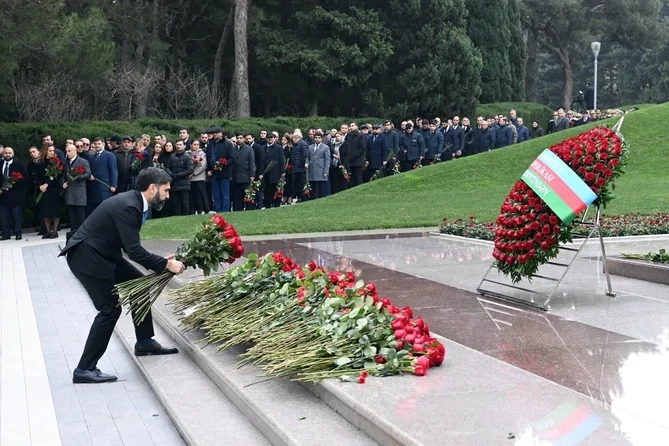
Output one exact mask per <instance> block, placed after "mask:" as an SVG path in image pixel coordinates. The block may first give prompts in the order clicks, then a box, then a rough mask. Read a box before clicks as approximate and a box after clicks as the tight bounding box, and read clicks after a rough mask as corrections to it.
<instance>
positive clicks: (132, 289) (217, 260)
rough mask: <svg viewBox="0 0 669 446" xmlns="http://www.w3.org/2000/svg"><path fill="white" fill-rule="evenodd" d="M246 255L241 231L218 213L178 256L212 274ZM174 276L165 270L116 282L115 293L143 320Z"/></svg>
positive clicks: (121, 301) (140, 320) (136, 318)
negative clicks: (222, 264) (223, 264)
mask: <svg viewBox="0 0 669 446" xmlns="http://www.w3.org/2000/svg"><path fill="white" fill-rule="evenodd" d="M243 254H244V246H243V245H242V240H241V238H239V234H238V233H237V230H236V229H235V227H234V226H232V225H231V224H229V223H228V222H227V221H225V218H223V216H221V215H218V214H217V215H214V216H213V217H212V218H211V220H210V221H207V222H204V223H203V224H202V229H200V231H198V232H197V233H196V234H195V236H194V237H193V238H192V239H191V240H189V241H188V242H186V243H184V244H183V245H181V246H180V247H179V248H178V249H177V252H176V255H175V258H176V260H179V261H181V262H183V263H184V264H185V265H186V267H192V268H200V269H202V270H203V271H204V275H205V276H208V275H210V274H211V272H212V271H218V267H219V265H220V264H221V263H224V262H227V263H233V262H234V261H235V260H236V259H238V258H239V257H241V256H242V255H243ZM172 277H174V273H172V272H170V271H163V272H162V273H153V274H149V275H147V276H144V277H140V278H138V279H134V280H129V281H127V282H123V283H121V284H118V285H116V286H115V287H114V292H115V293H116V294H117V295H118V297H119V299H118V300H119V305H127V306H128V307H129V311H130V312H132V314H133V319H134V320H135V323H140V322H142V321H143V320H144V318H145V317H146V315H147V314H148V313H149V310H151V306H152V305H153V303H154V302H155V301H156V299H158V296H160V293H162V291H163V289H165V286H167V283H168V282H169V281H170V280H171V279H172Z"/></svg>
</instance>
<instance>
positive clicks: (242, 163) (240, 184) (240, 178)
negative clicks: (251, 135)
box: [232, 133, 256, 211]
mask: <svg viewBox="0 0 669 446" xmlns="http://www.w3.org/2000/svg"><path fill="white" fill-rule="evenodd" d="M255 174H256V164H255V156H254V154H253V149H251V148H250V147H249V146H247V145H246V143H245V142H244V134H243V133H239V135H237V152H236V153H235V167H234V169H233V176H232V180H233V183H234V184H233V186H232V210H233V211H243V210H244V208H245V207H246V204H245V203H244V195H245V194H244V193H245V192H246V189H248V187H249V186H250V185H251V182H252V181H253V180H254V179H255Z"/></svg>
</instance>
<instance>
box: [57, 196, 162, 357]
mask: <svg viewBox="0 0 669 446" xmlns="http://www.w3.org/2000/svg"><path fill="white" fill-rule="evenodd" d="M143 209H144V202H143V199H142V196H141V193H140V192H139V191H137V190H132V191H129V192H123V193H120V194H118V195H116V196H114V197H112V198H109V199H107V200H105V201H103V202H102V203H101V204H100V205H99V206H98V207H97V208H96V209H95V210H94V211H93V212H92V213H91V215H90V216H89V217H88V218H87V219H86V221H84V224H83V225H81V227H79V229H78V230H77V231H76V232H75V233H74V235H73V236H72V237H71V238H70V239H69V240H68V242H67V244H66V245H65V248H64V249H63V250H62V252H61V253H60V255H67V264H68V265H69V267H70V270H71V271H72V273H73V274H74V275H75V276H76V278H77V279H79V282H81V284H82V285H83V286H84V288H85V289H86V291H87V292H88V295H89V296H90V297H91V300H92V301H93V304H94V305H95V309H96V310H98V315H97V316H96V317H95V320H94V321H93V325H92V326H91V330H90V333H89V334H88V339H87V340H86V345H85V347H84V352H83V354H82V356H81V359H80V361H79V365H78V368H80V369H82V370H94V369H95V367H96V365H97V363H98V361H99V359H100V358H101V357H102V355H103V354H104V352H105V351H106V350H107V345H108V344H109V339H110V338H111V335H112V333H113V332H114V326H115V325H116V321H117V320H118V318H119V317H120V316H121V311H122V309H121V307H119V306H118V296H116V295H114V294H113V292H112V291H113V288H114V285H116V284H117V283H121V282H125V281H127V280H131V279H135V278H138V277H141V276H142V273H141V272H140V271H138V270H137V268H135V267H134V266H132V265H131V264H130V262H128V261H127V260H126V259H124V258H123V255H122V252H121V251H125V253H126V254H127V255H128V257H130V260H133V261H135V262H137V263H139V264H140V265H142V266H143V267H144V268H147V269H151V270H153V271H156V272H162V271H164V270H165V267H166V266H167V259H165V258H163V257H160V256H158V255H155V254H152V253H150V252H148V251H147V250H145V249H144V248H143V247H142V245H141V243H140V238H139V230H140V228H141V226H142V219H143ZM135 334H136V336H137V339H138V340H141V339H147V338H151V337H153V335H154V333H153V322H152V319H151V313H149V314H148V315H147V317H146V318H145V319H144V321H142V323H141V324H139V325H137V326H135Z"/></svg>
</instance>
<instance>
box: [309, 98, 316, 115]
mask: <svg viewBox="0 0 669 446" xmlns="http://www.w3.org/2000/svg"><path fill="white" fill-rule="evenodd" d="M309 116H318V96H317V95H315V96H314V99H313V100H312V102H311V105H310V106H309Z"/></svg>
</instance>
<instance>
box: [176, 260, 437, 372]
mask: <svg viewBox="0 0 669 446" xmlns="http://www.w3.org/2000/svg"><path fill="white" fill-rule="evenodd" d="M170 298H171V300H172V302H173V303H174V305H175V308H174V312H175V314H180V315H182V318H181V323H182V324H183V325H184V326H185V328H186V329H193V328H197V329H202V330H204V332H205V333H206V337H205V338H204V339H203V342H204V343H205V344H210V343H215V344H219V350H221V349H225V348H228V347H231V346H233V345H238V344H245V343H249V342H250V343H252V344H253V346H251V347H250V348H249V349H248V350H247V351H246V353H244V354H243V355H242V363H244V362H253V363H255V364H257V365H258V366H259V367H260V368H261V369H262V370H264V372H265V376H269V377H283V376H290V377H292V378H293V379H296V380H300V381H319V380H322V379H326V378H340V379H342V380H345V381H357V382H359V383H364V382H365V380H366V379H367V376H370V375H371V376H386V375H394V374H398V373H401V372H409V373H414V374H416V375H425V374H426V373H427V369H428V368H429V367H433V366H439V365H441V363H442V362H443V360H444V356H445V348H444V346H443V344H441V343H440V342H439V341H437V340H436V339H435V338H434V337H432V336H431V335H430V330H429V327H428V325H427V324H426V323H425V321H423V319H422V318H420V317H418V318H416V319H414V316H413V312H412V310H411V308H409V307H405V308H402V309H400V308H398V307H396V306H395V305H393V304H392V302H390V300H389V299H388V298H385V297H384V298H381V297H379V295H378V293H377V290H376V286H375V285H374V284H373V283H368V284H365V283H364V282H363V281H362V280H359V281H356V277H355V274H354V273H352V272H346V273H343V272H336V273H335V272H328V271H326V270H325V269H323V268H322V267H318V266H317V265H316V264H315V263H314V262H313V261H312V262H309V263H308V264H307V265H306V266H304V267H300V266H298V265H297V264H295V262H294V261H293V260H292V259H290V258H289V257H286V256H284V255H283V254H282V253H281V252H277V253H269V254H267V255H265V256H262V257H260V258H258V257H257V256H256V255H254V254H252V255H249V256H248V260H247V261H246V262H245V263H244V264H242V265H240V266H237V267H234V268H230V269H228V270H227V271H226V273H224V274H222V275H219V276H215V277H212V278H209V279H207V280H204V281H202V282H197V283H192V284H187V285H185V286H184V287H183V288H181V289H179V290H177V291H174V292H173V293H172V294H171V297H170Z"/></svg>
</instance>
